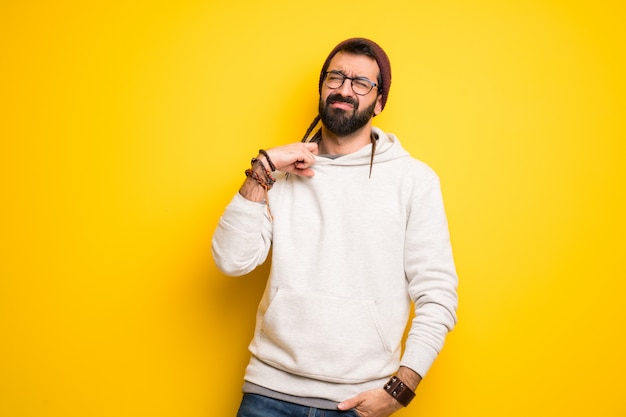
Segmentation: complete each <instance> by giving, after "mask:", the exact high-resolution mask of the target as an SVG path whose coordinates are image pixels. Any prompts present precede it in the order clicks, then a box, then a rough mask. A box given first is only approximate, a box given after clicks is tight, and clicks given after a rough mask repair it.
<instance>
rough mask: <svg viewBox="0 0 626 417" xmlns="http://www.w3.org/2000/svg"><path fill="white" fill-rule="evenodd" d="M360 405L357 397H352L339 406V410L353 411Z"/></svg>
mask: <svg viewBox="0 0 626 417" xmlns="http://www.w3.org/2000/svg"><path fill="white" fill-rule="evenodd" d="M357 405H359V401H358V399H357V397H352V398H349V399H347V400H344V401H342V402H340V403H339V404H337V408H338V409H339V410H341V411H346V410H351V409H353V408H356V406H357Z"/></svg>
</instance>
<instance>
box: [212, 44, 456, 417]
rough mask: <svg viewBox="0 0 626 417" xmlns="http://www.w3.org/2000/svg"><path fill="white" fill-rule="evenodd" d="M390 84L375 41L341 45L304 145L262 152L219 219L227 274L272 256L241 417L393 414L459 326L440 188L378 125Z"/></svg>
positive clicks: (218, 245) (330, 61)
mask: <svg viewBox="0 0 626 417" xmlns="http://www.w3.org/2000/svg"><path fill="white" fill-rule="evenodd" d="M390 86H391V66H390V63H389V59H388V57H387V54H386V53H385V52H384V51H383V49H382V48H381V47H380V46H379V45H378V44H376V43H375V42H373V41H371V40H369V39H364V38H352V39H348V40H346V41H343V42H341V43H340V44H338V45H337V46H336V47H335V48H334V49H333V50H332V51H331V53H330V54H329V56H328V57H327V59H326V61H325V62H324V64H323V66H322V71H321V73H320V81H319V93H320V100H319V115H318V116H317V117H316V118H315V119H314V121H313V123H312V124H311V126H310V127H309V129H308V130H307V132H306V134H305V136H304V139H303V140H302V141H300V142H296V143H291V144H287V145H284V146H278V147H274V148H271V149H267V150H263V149H261V150H260V151H259V154H258V155H256V156H255V157H254V158H252V160H251V167H250V168H249V169H247V170H246V171H245V173H246V180H245V182H244V183H243V185H242V186H241V188H240V189H239V192H238V193H236V194H235V196H234V197H233V199H232V200H231V202H230V203H229V205H228V206H227V207H226V209H225V211H224V214H223V215H222V217H221V218H220V220H219V223H218V225H217V228H216V230H215V233H214V235H213V242H212V252H213V258H214V260H215V263H216V265H217V266H218V268H219V269H220V270H221V271H222V272H223V273H225V274H227V275H232V276H240V275H244V274H247V273H249V272H250V271H252V270H254V269H255V268H256V267H257V266H259V265H261V264H262V263H264V262H265V261H266V259H267V257H268V254H269V253H270V249H272V251H271V253H272V256H271V271H270V275H269V277H268V283H267V287H266V289H265V292H264V294H263V298H262V299H261V301H260V303H259V307H258V311H257V315H256V328H255V333H254V337H253V339H252V341H251V343H250V345H249V349H250V353H251V357H250V362H249V364H248V366H247V368H246V372H245V376H244V384H243V399H242V402H241V405H240V408H239V412H238V414H237V416H238V417H266V416H272V417H283V416H284V417H287V416H361V417H365V416H367V417H386V416H389V415H391V414H392V413H393V412H395V411H397V410H399V409H400V408H402V407H403V406H407V405H408V404H409V402H410V401H411V400H412V399H413V397H414V396H415V392H414V391H415V389H416V388H417V386H418V384H419V382H420V381H421V379H422V378H423V377H424V376H425V375H426V373H427V371H428V370H429V368H430V367H431V365H432V363H433V361H434V360H435V358H436V357H437V355H438V354H439V352H440V350H441V349H442V347H443V343H444V339H445V337H446V334H447V333H448V332H449V331H450V330H452V328H453V327H454V326H455V324H456V320H457V316H456V309H457V275H456V269H455V265H454V260H453V256H452V249H451V245H450V238H449V232H448V224H447V220H446V215H445V211H444V206H443V200H442V195H441V188H440V183H439V178H438V176H437V175H436V174H435V172H433V170H432V169H431V168H429V167H428V166H427V165H426V164H424V163H423V162H420V161H418V160H417V159H415V158H413V157H412V156H411V155H410V154H409V153H408V152H407V151H406V150H405V149H404V148H403V147H402V146H401V144H400V142H399V140H398V138H397V137H396V136H395V135H393V134H391V133H385V132H384V131H383V130H381V129H380V128H378V127H374V126H373V125H372V122H373V118H374V117H375V116H376V115H378V114H380V112H381V111H382V110H383V109H384V108H385V105H386V102H387V98H388V95H389V88H390ZM320 122H321V128H320V129H319V130H317V131H316V132H315V134H313V135H312V136H311V134H312V133H313V131H314V130H315V128H316V126H317V125H318V124H319V123H320ZM411 308H414V318H413V319H412V321H411V323H410V327H409V328H408V333H407V337H406V341H405V343H404V345H403V343H402V341H403V336H404V334H405V331H406V329H407V324H408V319H409V317H410V313H411V311H410V310H411Z"/></svg>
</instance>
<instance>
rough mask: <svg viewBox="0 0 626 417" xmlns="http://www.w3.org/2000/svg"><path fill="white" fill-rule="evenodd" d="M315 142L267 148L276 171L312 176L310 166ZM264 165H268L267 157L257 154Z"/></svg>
mask: <svg viewBox="0 0 626 417" xmlns="http://www.w3.org/2000/svg"><path fill="white" fill-rule="evenodd" d="M317 152H318V150H317V143H312V142H308V143H302V142H297V143H292V144H289V145H284V146H277V147H275V148H271V149H268V150H267V153H268V155H269V156H270V159H271V160H272V163H273V164H274V166H275V167H276V170H277V171H282V172H288V173H290V174H295V175H301V176H304V177H312V176H313V175H315V173H314V172H313V170H312V169H311V166H312V165H313V164H314V163H315V155H317ZM257 158H258V159H260V160H262V161H263V163H264V164H265V166H266V167H269V163H268V162H267V159H266V158H265V156H263V155H259V156H258V157H257Z"/></svg>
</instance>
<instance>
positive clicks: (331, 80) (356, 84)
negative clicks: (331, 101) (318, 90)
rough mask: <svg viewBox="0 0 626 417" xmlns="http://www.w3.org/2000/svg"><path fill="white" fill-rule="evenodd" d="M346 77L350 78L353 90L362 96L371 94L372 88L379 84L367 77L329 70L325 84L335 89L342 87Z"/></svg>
mask: <svg viewBox="0 0 626 417" xmlns="http://www.w3.org/2000/svg"><path fill="white" fill-rule="evenodd" d="M346 79H348V80H350V84H351V85H352V91H354V93H355V94H358V95H360V96H364V95H367V94H369V92H370V91H372V88H374V87H376V86H378V84H376V83H375V82H373V81H370V80H368V79H367V78H365V77H356V78H350V77H348V76H347V75H345V74H343V73H341V72H339V71H327V72H326V77H325V79H324V84H326V87H328V88H332V89H333V90H335V89H337V88H339V87H341V86H342V85H343V83H344V81H346Z"/></svg>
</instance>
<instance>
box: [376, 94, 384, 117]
mask: <svg viewBox="0 0 626 417" xmlns="http://www.w3.org/2000/svg"><path fill="white" fill-rule="evenodd" d="M381 111H383V96H382V94H379V95H378V97H376V107H374V116H378V115H379V114H380V112H381Z"/></svg>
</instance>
